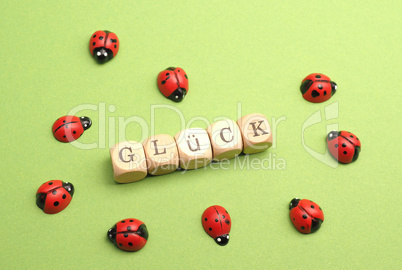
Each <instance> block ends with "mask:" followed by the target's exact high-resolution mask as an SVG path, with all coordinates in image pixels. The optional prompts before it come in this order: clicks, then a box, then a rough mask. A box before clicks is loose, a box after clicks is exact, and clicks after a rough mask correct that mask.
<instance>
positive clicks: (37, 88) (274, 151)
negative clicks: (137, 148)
mask: <svg viewBox="0 0 402 270" xmlns="http://www.w3.org/2000/svg"><path fill="white" fill-rule="evenodd" d="M401 9H402V2H401V1H397V0H395V1H385V2H380V1H372V0H371V1H298V2H296V1H247V2H245V1H192V0H191V1H190V0H189V1H174V2H171V1H101V2H96V1H1V3H0V15H1V16H0V17H1V22H2V23H1V36H2V39H1V40H2V42H1V44H2V45H1V54H0V63H1V64H0V65H1V72H0V83H1V84H0V91H1V101H2V106H1V116H0V120H1V121H0V132H1V137H0V138H1V141H0V147H1V153H2V160H1V163H0V172H1V181H0V190H1V193H0V210H1V219H0V227H1V232H0V239H1V245H0V268H1V269H26V268H27V269H55V268H66V269H115V268H120V269H127V268H135V269H189V268H194V269H210V268H216V269H218V268H222V269H246V268H247V269H249V268H253V269H268V268H269V269H306V268H309V269H317V268H324V269H401V268H402V263H401V259H400V251H401V248H402V246H401V230H400V224H401V210H400V209H401V205H400V194H401V193H400V191H401V179H400V176H401V165H400V164H401V163H400V162H401V159H400V153H401V144H400V134H401V132H402V129H401V121H400V116H401V89H400V85H401V82H400V75H401V71H402V69H401V61H402V57H401V56H402V55H401V43H402V38H401V31H400V30H401V26H402V21H401V16H400V10H401ZM97 30H110V31H113V32H115V33H116V34H117V35H118V37H119V40H120V50H119V52H118V54H117V56H116V57H115V58H114V59H113V60H112V61H110V62H108V63H106V64H104V65H98V64H97V63H96V62H95V60H94V59H93V58H92V56H91V54H90V52H89V49H88V42H89V38H90V37H91V34H92V33H93V32H95V31H97ZM169 66H180V67H182V68H183V69H184V70H185V71H186V72H187V74H188V77H189V84H190V88H189V93H188V95H187V96H186V97H185V99H184V101H183V102H181V103H179V104H176V103H174V102H172V101H170V100H168V99H166V98H165V97H163V96H162V95H161V94H160V92H159V91H158V89H157V85H156V77H157V75H158V73H159V72H160V71H161V70H163V69H165V68H167V67H169ZM314 72H320V73H324V74H326V75H328V76H329V77H330V78H331V79H332V80H333V81H335V82H336V83H337V84H338V91H337V93H336V95H335V96H333V97H332V98H331V99H330V100H329V101H326V102H324V103H320V104H313V103H309V102H307V101H305V100H304V99H303V98H302V96H301V93H300V90H299V85H300V82H301V81H302V79H303V78H304V77H305V76H307V75H308V74H310V73H314ZM68 113H74V114H76V115H77V116H88V117H90V118H91V119H92V122H93V125H92V127H91V128H90V129H89V130H87V131H85V133H84V134H83V135H82V137H81V138H80V139H79V140H78V141H77V142H78V143H81V145H77V144H63V143H59V142H58V141H56V140H55V139H54V138H53V135H52V132H51V127H52V124H53V122H54V121H55V120H56V119H57V118H58V117H60V116H63V115H66V114H68ZM248 113H262V114H264V115H266V116H267V118H268V120H269V122H270V124H271V128H272V131H273V134H274V145H273V147H272V148H271V149H269V150H268V151H266V152H263V153H260V154H255V155H250V156H239V157H238V158H236V159H233V160H230V161H229V162H226V163H223V164H213V165H212V166H208V167H206V168H202V169H198V170H194V171H187V172H174V173H172V174H169V175H165V176H158V177H147V178H145V179H144V180H142V181H140V182H137V183H131V184H117V183H115V181H114V180H113V171H112V165H111V161H110V156H109V147H110V146H112V145H114V144H115V143H117V142H119V141H123V140H137V141H143V140H144V139H145V138H146V137H147V136H150V135H151V134H162V133H163V134H170V135H172V136H174V135H175V134H176V133H177V132H179V131H180V130H182V129H184V128H188V127H201V128H206V127H207V125H208V124H210V123H213V122H214V121H217V120H219V119H220V118H222V117H227V118H230V119H233V120H237V119H238V118H239V117H240V116H243V115H246V114H248ZM320 119H321V120H320ZM332 129H337V130H348V131H351V132H353V133H354V134H356V135H357V136H358V137H359V138H360V140H361V142H362V151H361V153H360V157H359V159H358V160H357V161H356V162H355V163H353V164H349V165H339V166H336V165H337V164H336V163H335V162H334V160H333V158H332V157H331V156H329V155H328V154H325V152H326V149H327V148H326V142H325V138H326V135H327V133H328V132H329V131H330V130H332ZM82 144H84V145H82ZM84 148H88V149H84ZM316 157H317V158H318V159H317V158H316ZM261 163H262V165H261ZM252 164H254V165H252ZM334 166H335V167H334ZM51 179H61V180H64V181H69V182H72V183H73V184H74V186H75V194H74V197H73V200H72V202H71V204H70V205H69V206H68V207H67V208H66V209H65V210H64V211H62V212H61V213H59V214H56V215H46V214H44V213H43V212H42V211H41V210H40V209H39V208H38V207H37V206H36V204H35V193H36V190H37V189H38V187H39V186H40V185H41V184H42V183H44V182H46V181H48V180H51ZM294 197H299V198H307V199H310V200H313V201H315V202H317V203H318V204H319V205H320V206H321V207H322V209H323V210H324V215H325V221H324V223H323V225H322V227H321V229H320V230H319V231H318V232H316V233H315V234H311V235H302V234H300V233H299V232H297V231H296V229H295V228H294V227H293V225H292V224H291V222H290V219H289V213H288V212H289V210H288V203H289V202H290V200H291V199H292V198H294ZM214 204H219V205H222V206H224V207H225V208H226V209H227V210H228V212H229V213H230V215H231V218H232V231H231V234H230V237H231V240H230V242H229V244H228V245H227V246H225V247H221V246H218V245H217V244H215V243H214V241H213V239H212V238H210V237H209V236H208V235H207V234H206V233H205V232H204V231H203V228H202V226H201V215H202V213H203V211H204V210H205V209H206V208H207V207H209V206H211V205H214ZM131 217H132V218H137V219H140V220H142V221H144V222H145V223H146V225H147V227H148V231H149V239H148V243H147V244H146V246H145V247H144V249H143V250H141V251H139V252H136V253H127V252H122V251H120V250H118V249H117V248H116V247H114V246H113V244H112V243H110V242H109V240H108V239H107V238H106V232H107V230H108V229H109V228H110V227H112V226H113V225H114V223H116V222H117V221H119V220H121V219H124V218H131ZM398 254H399V255H398Z"/></svg>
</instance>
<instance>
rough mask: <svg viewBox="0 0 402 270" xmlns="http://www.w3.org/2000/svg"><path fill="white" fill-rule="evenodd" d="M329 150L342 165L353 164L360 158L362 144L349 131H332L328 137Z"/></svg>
mask: <svg viewBox="0 0 402 270" xmlns="http://www.w3.org/2000/svg"><path fill="white" fill-rule="evenodd" d="M327 144H328V149H329V152H330V153H331V155H332V156H333V157H334V158H335V159H336V160H338V161H339V162H340V163H345V164H347V163H351V162H353V161H355V160H357V158H358V157H359V153H360V149H361V143H360V140H359V138H357V136H356V135H355V134H353V133H350V132H348V131H331V132H330V133H328V136H327Z"/></svg>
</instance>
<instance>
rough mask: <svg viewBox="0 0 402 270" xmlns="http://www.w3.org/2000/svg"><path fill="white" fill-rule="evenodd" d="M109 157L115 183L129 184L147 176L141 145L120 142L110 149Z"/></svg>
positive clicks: (132, 142) (131, 142) (133, 142)
mask: <svg viewBox="0 0 402 270" xmlns="http://www.w3.org/2000/svg"><path fill="white" fill-rule="evenodd" d="M110 157H111V159H112V165H113V175H114V180H116V182H119V183H130V182H135V181H139V180H141V179H143V178H144V177H145V176H147V162H146V158H145V153H144V148H143V147H142V144H141V143H139V142H135V141H128V142H120V143H118V144H116V145H115V146H113V147H112V148H110Z"/></svg>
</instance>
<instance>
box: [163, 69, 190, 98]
mask: <svg viewBox="0 0 402 270" xmlns="http://www.w3.org/2000/svg"><path fill="white" fill-rule="evenodd" d="M157 82H158V88H159V91H161V93H162V94H163V95H164V96H165V97H167V98H168V99H171V100H173V101H175V102H180V101H182V100H183V98H184V97H185V96H186V95H187V93H188V77H187V74H186V72H184V70H183V69H182V68H179V67H177V68H174V67H169V68H167V69H165V70H164V71H161V72H159V75H158V80H157Z"/></svg>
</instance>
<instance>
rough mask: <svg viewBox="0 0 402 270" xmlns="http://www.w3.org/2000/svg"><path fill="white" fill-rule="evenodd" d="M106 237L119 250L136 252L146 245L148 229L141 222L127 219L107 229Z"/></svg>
mask: <svg viewBox="0 0 402 270" xmlns="http://www.w3.org/2000/svg"><path fill="white" fill-rule="evenodd" d="M107 237H108V238H109V240H110V241H112V242H113V243H114V244H115V245H116V247H118V248H119V249H121V250H125V251H138V250H140V249H142V248H143V247H144V246H145V244H146V243H147V240H148V229H147V226H146V225H145V224H144V222H142V221H141V220H138V219H135V218H127V219H123V220H120V221H119V222H117V223H116V224H115V225H114V226H113V227H112V228H111V229H109V230H108V231H107Z"/></svg>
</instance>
